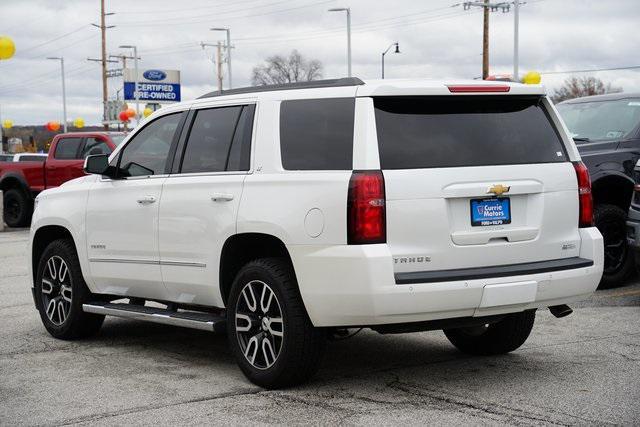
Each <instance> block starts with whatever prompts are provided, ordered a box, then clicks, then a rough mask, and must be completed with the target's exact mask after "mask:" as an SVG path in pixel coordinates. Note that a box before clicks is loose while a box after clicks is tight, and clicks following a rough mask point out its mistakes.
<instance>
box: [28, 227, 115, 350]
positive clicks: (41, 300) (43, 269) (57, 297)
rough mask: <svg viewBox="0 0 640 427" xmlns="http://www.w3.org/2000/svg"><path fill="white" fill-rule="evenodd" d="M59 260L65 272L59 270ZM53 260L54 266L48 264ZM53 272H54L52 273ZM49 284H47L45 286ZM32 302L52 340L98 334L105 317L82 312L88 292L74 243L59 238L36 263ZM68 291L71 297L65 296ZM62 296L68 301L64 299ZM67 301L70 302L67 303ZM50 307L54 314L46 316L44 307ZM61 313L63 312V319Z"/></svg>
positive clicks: (61, 269) (88, 296)
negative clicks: (63, 265) (63, 264)
mask: <svg viewBox="0 0 640 427" xmlns="http://www.w3.org/2000/svg"><path fill="white" fill-rule="evenodd" d="M60 260H62V261H63V262H64V263H65V265H66V266H67V268H66V270H67V271H68V273H66V274H63V273H62V271H63V270H65V269H64V268H63V267H60V265H61V263H60ZM52 261H53V267H51V266H50V265H48V263H50V262H52ZM52 272H54V273H52ZM47 282H48V283H47ZM34 285H35V299H36V305H37V308H38V311H39V312H40V318H41V319H42V323H43V324H44V327H45V328H46V329H47V331H48V332H49V333H50V334H51V335H52V336H54V337H55V338H60V339H64V340H73V339H78V338H85V337H88V336H91V335H94V334H96V333H97V332H98V330H99V329H100V327H101V326H102V322H103V321H104V316H102V315H98V314H91V313H85V312H84V311H82V304H83V303H85V302H88V301H90V300H91V293H90V292H89V289H88V288H87V284H86V283H85V281H84V278H83V277H82V271H81V270H80V263H79V261H78V255H77V253H76V248H75V246H74V244H73V241H71V240H68V239H59V240H55V241H53V242H51V243H50V244H49V245H48V246H47V248H46V249H45V250H44V252H43V254H42V256H41V257H40V260H39V261H38V272H37V274H36V280H35V284H34ZM69 289H70V290H71V295H70V296H69V294H68V293H67V292H68V290H69ZM65 296H66V297H68V299H65ZM69 299H70V301H69ZM51 304H53V310H52V311H53V315H52V316H50V315H49V314H47V308H50V307H51ZM60 305H62V306H63V308H62V313H66V315H65V316H64V320H63V319H62V317H63V316H62V315H61V311H59V307H56V306H60Z"/></svg>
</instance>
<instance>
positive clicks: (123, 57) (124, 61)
mask: <svg viewBox="0 0 640 427" xmlns="http://www.w3.org/2000/svg"><path fill="white" fill-rule="evenodd" d="M109 58H118V59H119V60H120V61H121V62H122V72H123V73H124V69H125V68H127V59H133V56H127V55H125V54H124V53H123V54H120V55H109ZM138 59H140V58H138Z"/></svg>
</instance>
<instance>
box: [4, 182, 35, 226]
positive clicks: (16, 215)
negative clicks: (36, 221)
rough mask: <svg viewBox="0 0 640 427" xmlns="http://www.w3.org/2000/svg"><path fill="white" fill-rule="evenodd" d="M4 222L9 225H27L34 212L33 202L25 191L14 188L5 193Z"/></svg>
mask: <svg viewBox="0 0 640 427" xmlns="http://www.w3.org/2000/svg"><path fill="white" fill-rule="evenodd" d="M3 208H4V222H6V223H7V225H8V226H9V227H27V226H29V223H30V222H31V215H32V214H33V203H32V202H31V200H29V198H28V197H27V195H26V194H25V192H24V191H22V190H20V189H18V188H12V189H11V190H7V191H6V192H5V193H4V206H3Z"/></svg>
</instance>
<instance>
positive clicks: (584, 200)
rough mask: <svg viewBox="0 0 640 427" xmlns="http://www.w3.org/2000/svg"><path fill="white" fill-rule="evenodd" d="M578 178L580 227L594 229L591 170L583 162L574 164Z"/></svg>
mask: <svg viewBox="0 0 640 427" xmlns="http://www.w3.org/2000/svg"><path fill="white" fill-rule="evenodd" d="M573 167H574V168H575V169H576V175H577V177H578V199H579V201H580V211H579V215H578V218H579V221H578V224H579V226H580V227H581V228H582V227H593V198H592V196H591V178H590V177H589V170H588V169H587V167H586V166H585V164H584V163H582V162H573Z"/></svg>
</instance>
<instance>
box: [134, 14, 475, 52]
mask: <svg viewBox="0 0 640 427" xmlns="http://www.w3.org/2000/svg"><path fill="white" fill-rule="evenodd" d="M445 9H450V7H449V6H446V7H440V8H435V9H429V10H424V11H422V12H415V13H411V14H406V15H399V16H395V17H390V18H384V19H379V20H373V21H367V22H363V23H361V24H359V25H354V26H353V29H354V30H353V31H354V32H364V31H367V30H369V29H373V28H375V29H385V28H393V27H398V26H409V25H417V24H423V23H428V22H434V21H440V20H444V19H449V18H453V17H458V16H465V15H469V14H473V13H477V11H459V12H458V11H456V12H450V13H443V14H439V15H432V16H427V17H423V18H419V19H413V20H408V21H403V22H388V23H387V24H386V25H382V26H380V23H381V22H387V21H395V20H398V19H402V18H406V17H408V16H419V15H428V14H432V13H434V12H438V11H441V10H445ZM343 31H344V29H343V27H342V26H340V27H334V28H331V29H326V30H316V31H305V32H302V33H297V34H284V33H281V34H272V35H267V36H256V37H240V38H235V39H234V41H238V42H239V43H238V44H240V45H252V44H264V43H280V42H288V41H297V40H309V39H316V38H322V37H332V36H333V35H341V34H342V32H343ZM262 40H264V41H262ZM198 43H199V42H196V41H193V42H185V43H178V44H171V45H165V46H158V47H154V48H151V49H145V50H144V53H145V54H146V55H147V56H157V55H162V54H165V53H179V52H182V51H184V52H187V51H195V50H198V49H196V48H195V46H196V45H198V46H199V44H198ZM182 47H183V48H184V49H181V48H182ZM192 47H193V48H192ZM167 48H169V49H170V50H167ZM156 52H157V53H156Z"/></svg>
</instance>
